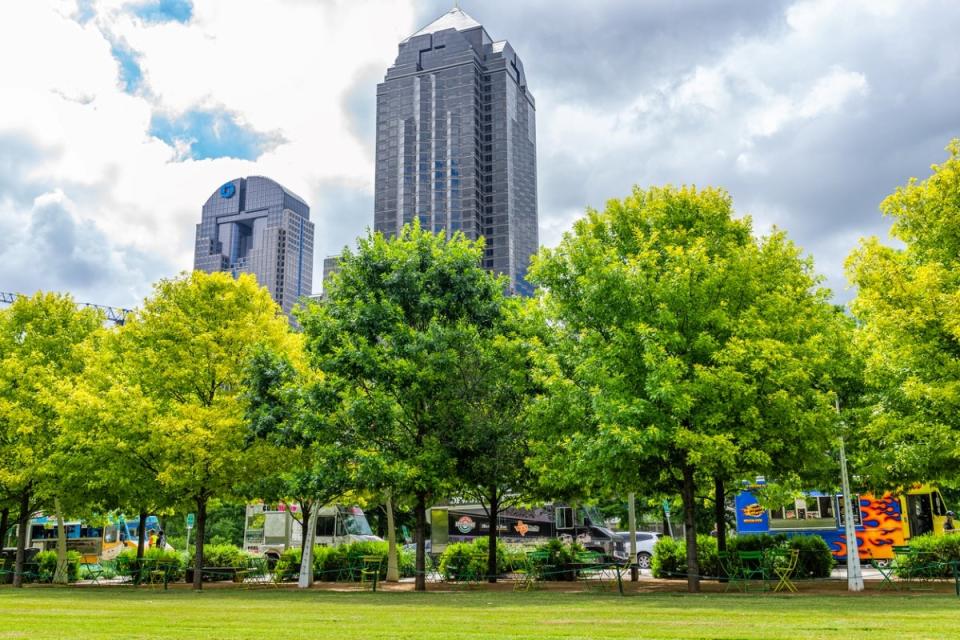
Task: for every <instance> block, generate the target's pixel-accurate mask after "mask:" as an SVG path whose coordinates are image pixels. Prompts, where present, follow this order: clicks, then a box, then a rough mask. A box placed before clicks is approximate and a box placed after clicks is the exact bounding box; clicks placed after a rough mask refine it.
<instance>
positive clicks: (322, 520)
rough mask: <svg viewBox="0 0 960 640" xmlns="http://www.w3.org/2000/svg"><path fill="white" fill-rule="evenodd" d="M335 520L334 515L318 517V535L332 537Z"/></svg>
mask: <svg viewBox="0 0 960 640" xmlns="http://www.w3.org/2000/svg"><path fill="white" fill-rule="evenodd" d="M334 520H335V518H334V516H319V517H318V518H317V535H318V536H322V537H324V538H332V537H333V523H334Z"/></svg>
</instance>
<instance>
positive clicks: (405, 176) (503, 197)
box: [374, 8, 538, 295]
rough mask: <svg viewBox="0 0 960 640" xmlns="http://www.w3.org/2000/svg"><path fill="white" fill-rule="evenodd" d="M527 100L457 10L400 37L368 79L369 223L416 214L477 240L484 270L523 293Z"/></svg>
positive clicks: (395, 223) (519, 78) (532, 150)
mask: <svg viewBox="0 0 960 640" xmlns="http://www.w3.org/2000/svg"><path fill="white" fill-rule="evenodd" d="M535 111H536V109H535V104H534V100H533V96H532V95H530V92H529V90H528V89H527V78H526V76H525V75H524V72H523V63H522V62H521V61H520V58H518V57H517V54H516V53H515V52H514V50H513V48H512V47H511V46H510V44H509V43H508V42H506V41H505V40H501V41H499V42H494V41H493V39H492V38H491V37H490V36H489V34H487V31H486V29H484V27H483V26H482V25H481V24H480V23H479V22H477V21H476V20H474V19H473V18H471V17H470V16H468V15H467V14H466V13H464V12H463V11H462V10H460V9H459V8H457V9H452V10H451V11H450V12H449V13H446V14H445V15H443V16H441V17H440V18H439V19H437V20H436V21H434V22H432V23H431V24H429V25H427V26H426V27H424V28H423V29H421V30H420V31H418V32H417V33H415V34H413V35H412V36H410V37H409V38H407V39H406V40H404V41H403V42H401V43H400V49H399V53H398V55H397V59H396V61H395V62H394V63H393V66H392V67H390V68H389V69H388V70H387V74H386V77H385V78H384V81H383V82H382V83H381V84H379V85H377V152H376V159H377V169H376V194H375V201H374V209H375V212H374V229H375V230H376V231H380V232H382V233H384V235H395V234H396V233H397V232H398V231H399V230H400V229H401V228H402V226H403V225H404V224H406V223H409V222H411V221H413V220H414V219H419V220H420V225H421V226H422V227H424V228H428V229H431V230H433V231H434V232H440V231H444V232H446V233H448V234H452V233H455V232H457V231H463V233H464V234H465V235H466V236H467V237H468V238H470V239H476V238H478V237H480V236H483V237H485V238H486V251H485V255H484V258H483V265H484V267H486V268H488V269H490V270H491V271H494V272H496V273H502V274H506V275H508V276H509V278H510V287H511V289H512V290H513V291H515V292H517V293H520V294H524V295H529V294H530V293H532V287H531V286H530V285H529V284H528V283H527V281H526V279H525V277H526V273H527V266H528V264H529V262H530V256H531V255H532V254H533V253H534V252H536V250H537V247H538V240H537V232H538V230H537V155H536V127H535Z"/></svg>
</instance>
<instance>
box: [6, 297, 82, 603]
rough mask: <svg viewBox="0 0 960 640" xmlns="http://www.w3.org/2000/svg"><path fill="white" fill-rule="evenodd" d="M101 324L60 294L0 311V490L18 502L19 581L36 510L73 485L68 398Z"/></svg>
mask: <svg viewBox="0 0 960 640" xmlns="http://www.w3.org/2000/svg"><path fill="white" fill-rule="evenodd" d="M100 323H101V317H100V315H99V314H98V313H97V312H96V311H93V310H92V309H82V310H78V309H77V306H76V304H75V303H74V301H73V299H72V298H70V296H64V295H58V294H53V293H37V294H36V295H34V296H33V297H30V298H25V297H21V298H18V299H17V300H16V301H14V303H13V304H12V305H11V306H10V307H9V308H7V309H3V310H0V490H2V491H3V492H4V493H6V494H7V496H9V497H10V498H12V499H13V500H14V502H15V504H16V506H17V508H18V523H17V524H18V529H17V557H16V569H15V573H14V584H15V585H16V586H20V585H21V584H22V579H23V562H24V543H25V541H26V533H27V524H28V523H29V521H30V516H31V514H32V513H33V512H34V511H35V510H36V509H38V508H40V507H41V506H47V507H52V506H53V503H54V500H55V499H57V498H58V496H59V495H60V494H63V493H64V492H65V491H66V490H67V489H68V487H66V486H65V485H64V483H62V482H61V481H62V479H63V478H62V474H60V473H59V467H58V465H57V464H56V461H57V457H56V454H57V452H58V449H57V447H58V446H59V445H60V427H61V424H62V423H61V420H60V416H61V409H62V402H61V397H62V394H64V393H66V392H67V391H68V390H69V389H70V388H71V387H72V386H73V385H74V384H76V380H77V379H78V377H79V376H80V375H81V373H82V371H83V366H84V357H83V344H84V341H85V340H86V339H87V338H88V337H89V336H90V335H91V334H93V333H94V332H96V331H97V330H98V328H99V327H100Z"/></svg>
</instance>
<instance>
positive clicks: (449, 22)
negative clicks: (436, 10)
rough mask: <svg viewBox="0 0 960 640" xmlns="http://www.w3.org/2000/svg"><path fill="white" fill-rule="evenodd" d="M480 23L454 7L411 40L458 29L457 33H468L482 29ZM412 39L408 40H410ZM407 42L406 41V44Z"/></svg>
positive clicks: (414, 35)
mask: <svg viewBox="0 0 960 640" xmlns="http://www.w3.org/2000/svg"><path fill="white" fill-rule="evenodd" d="M482 26H483V25H481V24H480V23H479V22H477V21H476V20H474V19H473V18H471V17H470V16H469V15H467V14H466V13H465V12H464V11H463V9H461V8H460V7H454V8H453V9H450V11H448V12H446V13H445V14H443V15H442V16H440V17H439V18H437V19H436V20H434V21H433V22H431V23H430V24H428V25H427V26H425V27H424V28H423V29H420V31H417V32H416V33H415V34H413V35H412V36H410V38H415V37H417V36H422V35H424V34H427V33H436V32H437V31H443V30H444V29H456V30H457V31H467V30H468V29H476V28H477V27H482ZM410 38H407V40H409V39H410ZM407 40H404V42H406V41H407Z"/></svg>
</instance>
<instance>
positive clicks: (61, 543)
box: [53, 498, 70, 584]
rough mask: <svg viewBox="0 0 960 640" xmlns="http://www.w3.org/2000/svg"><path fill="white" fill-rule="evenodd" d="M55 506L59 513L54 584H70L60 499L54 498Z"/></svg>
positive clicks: (65, 533) (65, 534)
mask: <svg viewBox="0 0 960 640" xmlns="http://www.w3.org/2000/svg"><path fill="white" fill-rule="evenodd" d="M53 505H54V507H53V508H54V511H56V512H57V568H56V570H55V571H54V572H53V583H54V584H70V576H69V575H67V532H66V530H65V527H64V523H63V511H61V510H60V498H54V499H53Z"/></svg>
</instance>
